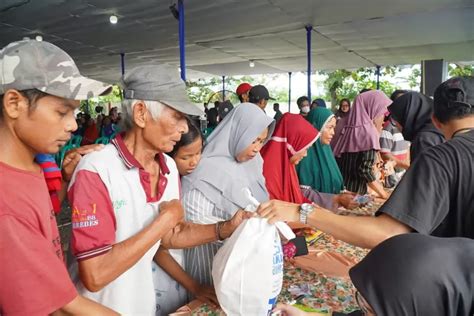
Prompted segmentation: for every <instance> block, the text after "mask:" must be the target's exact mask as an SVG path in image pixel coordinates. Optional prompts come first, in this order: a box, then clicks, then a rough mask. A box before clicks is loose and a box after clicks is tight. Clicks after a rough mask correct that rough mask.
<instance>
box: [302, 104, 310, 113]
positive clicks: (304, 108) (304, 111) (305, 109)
mask: <svg viewBox="0 0 474 316" xmlns="http://www.w3.org/2000/svg"><path fill="white" fill-rule="evenodd" d="M301 112H303V113H309V106H308V105H305V106H303V107H302V108H301Z"/></svg>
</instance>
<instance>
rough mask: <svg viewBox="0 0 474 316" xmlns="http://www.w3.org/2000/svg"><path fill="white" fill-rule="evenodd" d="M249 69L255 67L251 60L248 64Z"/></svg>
mask: <svg viewBox="0 0 474 316" xmlns="http://www.w3.org/2000/svg"><path fill="white" fill-rule="evenodd" d="M249 67H250V68H253V67H255V63H254V62H253V60H251V61H250V62H249Z"/></svg>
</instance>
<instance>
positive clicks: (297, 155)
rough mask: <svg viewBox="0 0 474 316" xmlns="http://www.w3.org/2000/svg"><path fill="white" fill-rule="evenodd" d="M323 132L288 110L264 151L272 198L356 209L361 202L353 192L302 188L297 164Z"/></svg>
mask: <svg viewBox="0 0 474 316" xmlns="http://www.w3.org/2000/svg"><path fill="white" fill-rule="evenodd" d="M319 136H320V135H319V132H318V130H317V129H315V128H314V127H313V125H312V124H311V123H309V122H308V121H307V120H306V119H304V117H302V116H301V115H298V114H291V113H285V114H284V115H283V116H282V118H281V119H280V121H279V122H278V123H277V125H276V127H275V132H274V133H273V135H272V138H271V139H270V140H269V142H268V143H267V144H266V145H265V146H264V147H263V148H262V150H261V151H260V154H261V155H262V158H263V160H264V162H263V176H264V177H265V184H266V187H267V190H268V193H269V194H270V198H271V199H277V200H282V201H286V202H292V203H297V204H303V203H312V202H315V203H316V204H318V205H320V206H322V207H324V208H327V209H334V208H337V207H338V206H339V205H342V206H344V207H346V208H354V207H356V206H357V203H355V202H354V201H353V198H354V196H353V195H351V194H326V193H319V192H316V191H313V190H311V192H307V191H304V192H302V191H301V188H300V183H299V180H298V175H297V173H296V169H295V165H297V164H298V163H299V162H300V161H301V160H302V159H303V158H304V157H306V153H307V150H308V148H309V147H311V145H313V143H314V142H315V141H316V140H317V139H318V138H319Z"/></svg>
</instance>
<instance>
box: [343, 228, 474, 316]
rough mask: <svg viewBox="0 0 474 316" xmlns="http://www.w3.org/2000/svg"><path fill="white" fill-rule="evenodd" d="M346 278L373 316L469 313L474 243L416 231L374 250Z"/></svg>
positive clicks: (473, 288) (472, 297) (473, 308)
mask: <svg viewBox="0 0 474 316" xmlns="http://www.w3.org/2000/svg"><path fill="white" fill-rule="evenodd" d="M349 275H350V277H351V279H352V282H353V283H354V285H355V287H356V288H357V290H358V291H359V292H360V294H362V296H363V297H364V298H365V299H366V300H367V302H368V303H369V304H370V305H371V306H372V308H373V310H374V311H375V313H376V315H377V316H382V315H397V316H403V315H417V316H437V315H440V316H452V315H463V316H464V315H466V316H467V315H473V313H474V303H473V300H474V240H472V239H468V238H438V237H433V236H426V235H422V234H418V233H413V234H403V235H398V236H395V237H393V238H390V239H388V240H386V241H384V242H382V243H381V244H380V245H378V246H377V247H375V248H374V249H373V250H372V251H371V252H370V253H369V254H368V255H367V257H365V258H364V260H362V261H361V262H360V263H359V264H357V265H356V266H354V267H353V268H352V269H351V270H350V271H349Z"/></svg>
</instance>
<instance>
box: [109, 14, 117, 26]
mask: <svg viewBox="0 0 474 316" xmlns="http://www.w3.org/2000/svg"><path fill="white" fill-rule="evenodd" d="M109 21H110V23H112V24H117V22H118V17H117V16H116V15H111V16H110V18H109Z"/></svg>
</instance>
